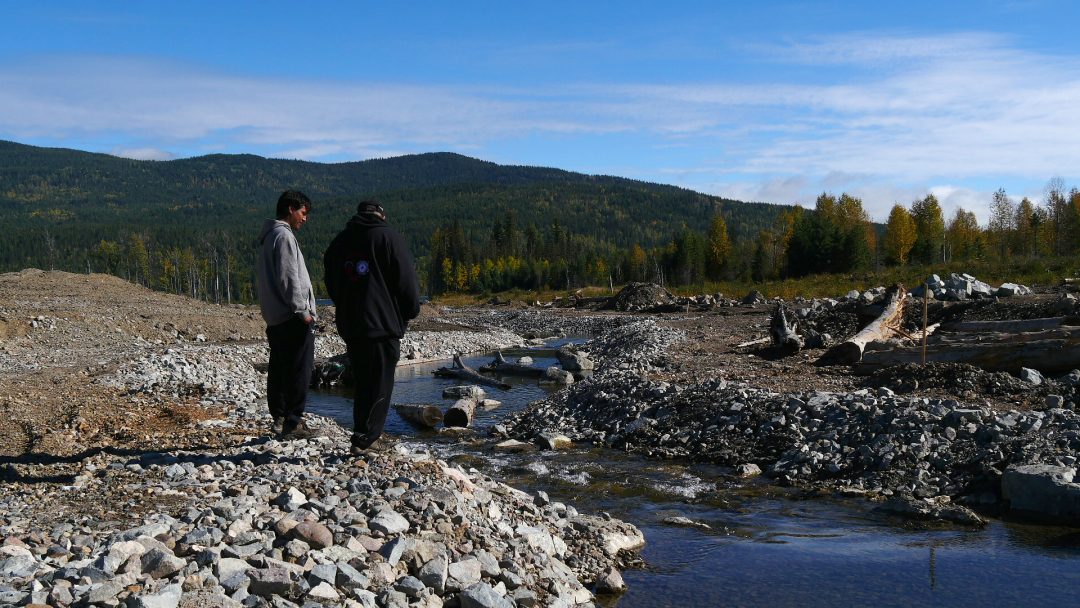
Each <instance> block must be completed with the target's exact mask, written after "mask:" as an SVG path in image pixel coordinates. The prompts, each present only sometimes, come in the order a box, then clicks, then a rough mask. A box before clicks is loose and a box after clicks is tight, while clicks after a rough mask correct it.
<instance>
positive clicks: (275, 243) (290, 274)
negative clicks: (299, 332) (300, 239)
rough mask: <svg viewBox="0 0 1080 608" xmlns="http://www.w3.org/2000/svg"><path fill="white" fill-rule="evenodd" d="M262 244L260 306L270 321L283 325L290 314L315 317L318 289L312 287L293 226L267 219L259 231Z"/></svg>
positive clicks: (259, 279) (259, 243) (266, 319)
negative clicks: (315, 290)
mask: <svg viewBox="0 0 1080 608" xmlns="http://www.w3.org/2000/svg"><path fill="white" fill-rule="evenodd" d="M258 246H259V247H260V248H261V250H260V252H259V257H258V259H257V261H256V264H255V268H256V272H257V274H258V282H259V307H260V308H261V309H262V316H263V320H265V321H266V324H267V325H280V324H281V323H284V322H286V321H288V320H289V319H290V318H291V317H294V316H295V317H298V318H299V319H301V320H303V318H304V315H311V318H313V319H314V318H315V292H314V291H312V289H311V279H310V278H309V277H308V271H307V265H305V264H304V254H303V253H301V251H300V245H299V244H298V243H297V242H296V235H294V234H293V231H292V228H290V227H289V225H288V224H287V223H285V222H283V221H281V220H266V221H265V222H263V227H262V231H261V232H260V233H259V241H258Z"/></svg>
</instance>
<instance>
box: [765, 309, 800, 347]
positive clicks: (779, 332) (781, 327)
mask: <svg viewBox="0 0 1080 608" xmlns="http://www.w3.org/2000/svg"><path fill="white" fill-rule="evenodd" d="M769 336H770V337H771V338H772V345H773V347H774V348H776V349H777V350H778V351H779V352H780V353H782V354H784V355H793V354H795V353H797V352H799V350H801V349H802V347H803V345H804V343H803V338H802V336H800V335H799V334H797V333H795V324H794V323H793V322H791V321H790V320H789V319H788V311H787V307H786V306H784V305H783V304H777V306H776V312H774V313H773V316H772V320H770V321H769Z"/></svg>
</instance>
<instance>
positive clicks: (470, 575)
mask: <svg viewBox="0 0 1080 608" xmlns="http://www.w3.org/2000/svg"><path fill="white" fill-rule="evenodd" d="M480 576H481V566H480V560H478V559H476V558H471V557H470V558H465V559H463V560H461V561H456V562H454V563H452V564H450V566H449V567H448V568H447V580H446V588H447V589H448V590H450V591H457V590H461V589H465V588H466V587H468V586H470V585H472V584H473V583H478V582H480Z"/></svg>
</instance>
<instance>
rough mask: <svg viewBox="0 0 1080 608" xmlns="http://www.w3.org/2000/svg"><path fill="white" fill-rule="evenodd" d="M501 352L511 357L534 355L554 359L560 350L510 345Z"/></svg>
mask: <svg viewBox="0 0 1080 608" xmlns="http://www.w3.org/2000/svg"><path fill="white" fill-rule="evenodd" d="M499 352H501V353H502V354H503V355H506V356H510V357H533V358H534V359H539V358H540V357H546V358H548V359H554V358H555V357H556V355H557V354H558V352H559V349H557V348H519V347H510V348H504V349H502V350H501V351H499Z"/></svg>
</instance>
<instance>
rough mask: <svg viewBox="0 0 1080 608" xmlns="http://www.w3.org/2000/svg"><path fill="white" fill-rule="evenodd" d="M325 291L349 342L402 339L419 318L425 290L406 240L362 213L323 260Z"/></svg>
mask: <svg viewBox="0 0 1080 608" xmlns="http://www.w3.org/2000/svg"><path fill="white" fill-rule="evenodd" d="M323 262H324V263H325V268H326V290H327V291H328V292H329V293H330V298H331V299H332V300H333V301H334V306H335V307H336V308H337V310H336V315H337V328H338V333H339V334H340V335H341V337H342V338H343V339H344V340H346V341H349V340H355V339H380V338H397V339H401V337H402V336H403V335H405V328H406V326H407V325H408V322H409V320H410V319H415V318H416V316H417V315H418V314H420V287H419V285H417V281H416V271H415V270H414V269H413V257H412V254H410V253H409V249H408V247H406V246H405V241H404V239H402V238H401V235H400V234H398V233H397V232H396V231H395V230H394V229H393V228H391V227H390V226H389V225H388V224H387V223H386V220H385V219H383V218H380V217H378V216H376V215H373V214H370V213H363V214H357V215H354V216H353V217H352V219H350V220H349V223H348V224H346V226H345V230H342V231H341V233H340V234H338V235H337V236H336V237H334V240H333V242H331V243H330V247H329V248H328V249H327V250H326V255H325V256H324V257H323Z"/></svg>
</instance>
